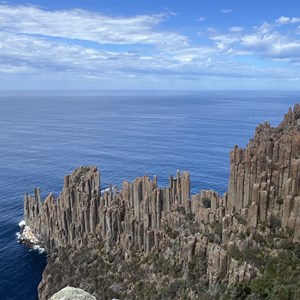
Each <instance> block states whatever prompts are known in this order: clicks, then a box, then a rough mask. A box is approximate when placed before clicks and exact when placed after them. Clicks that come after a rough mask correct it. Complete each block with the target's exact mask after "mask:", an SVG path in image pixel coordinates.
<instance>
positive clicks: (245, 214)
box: [24, 105, 300, 299]
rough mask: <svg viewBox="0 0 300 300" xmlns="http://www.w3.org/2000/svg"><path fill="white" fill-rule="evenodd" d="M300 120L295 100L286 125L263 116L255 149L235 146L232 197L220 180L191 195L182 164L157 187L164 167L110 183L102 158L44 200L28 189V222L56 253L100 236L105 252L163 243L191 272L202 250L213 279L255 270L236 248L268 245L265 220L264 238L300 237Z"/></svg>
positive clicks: (247, 275) (145, 249) (243, 276)
mask: <svg viewBox="0 0 300 300" xmlns="http://www.w3.org/2000/svg"><path fill="white" fill-rule="evenodd" d="M299 128H300V106H299V105H296V106H295V108H294V110H291V109H290V110H289V112H288V113H287V114H286V115H285V118H284V121H283V122H282V123H281V124H280V125H279V126H278V127H275V128H273V127H271V126H270V125H269V124H268V123H265V124H262V125H259V126H258V127H257V129H256V131H255V136H254V138H253V139H251V140H250V142H249V144H248V146H247V148H246V149H240V148H238V147H237V146H235V147H234V149H233V150H232V151H231V153H230V178H229V188H228V192H227V193H226V194H225V195H224V197H220V196H219V195H218V194H217V193H216V192H214V191H211V190H202V191H201V192H200V193H199V194H196V195H192V196H191V195H190V174H189V173H187V172H183V173H180V172H179V171H178V172H177V175H176V177H173V176H170V178H169V186H168V187H165V188H159V187H158V184H157V178H156V177H154V178H153V179H150V178H149V177H148V176H143V177H138V178H136V179H135V180H134V181H133V182H128V181H124V183H123V185H122V188H121V189H120V190H118V189H117V187H113V186H110V188H109V189H108V190H105V191H104V192H103V193H101V187H100V174H99V172H98V170H97V168H96V167H80V168H78V169H76V170H75V171H74V172H73V173H72V174H71V175H68V176H66V177H65V180H64V187H63V191H62V193H61V194H60V196H59V198H58V199H55V198H54V196H53V195H52V194H50V195H49V196H48V197H47V198H46V200H45V201H41V197H40V191H39V189H35V190H34V195H33V196H29V195H27V194H25V197H24V217H25V223H26V225H27V226H30V228H31V230H32V231H33V232H34V233H35V235H36V236H37V237H38V238H39V240H41V241H43V242H44V243H45V247H46V250H47V252H48V253H49V254H50V255H51V254H52V252H53V251H54V249H57V248H61V247H68V246H70V245H71V246H72V247H73V248H74V247H75V248H74V249H81V248H82V247H84V246H85V244H86V243H88V241H89V240H91V239H93V240H97V239H101V240H103V241H104V242H105V251H106V253H108V254H109V253H118V251H119V252H120V251H121V252H122V253H123V252H124V253H126V255H125V260H126V259H130V257H131V256H132V254H133V253H140V255H143V256H147V255H149V254H151V253H154V252H155V251H157V250H163V251H164V258H165V259H167V260H168V261H170V263H171V265H172V266H174V267H176V266H177V265H178V263H179V262H180V265H181V270H183V272H188V267H191V266H194V264H196V265H197V260H199V259H200V260H202V262H203V263H204V265H203V266H204V268H205V272H204V273H203V274H202V275H201V276H202V277H203V276H204V277H203V278H204V281H206V282H207V283H208V285H209V287H213V286H215V285H217V284H219V283H220V282H227V283H229V284H235V283H237V282H241V281H243V280H247V279H251V278H253V277H254V276H256V275H257V274H259V270H258V267H257V266H255V264H253V263H252V262H249V261H247V260H245V261H243V263H242V264H241V263H240V262H239V261H238V258H237V257H238V254H240V252H239V251H241V250H242V249H249V248H251V247H255V246H257V245H259V243H260V241H259V240H258V239H257V238H255V237H256V235H257V233H258V232H260V228H261V226H262V225H263V226H267V230H265V229H264V231H263V232H260V234H261V235H262V236H263V238H264V239H267V237H268V235H269V234H270V233H271V231H272V232H279V233H283V234H284V233H286V234H287V233H288V235H289V236H290V237H291V239H292V240H293V241H294V242H297V241H300V130H299ZM158 253H159V252H158ZM201 268H202V267H201ZM185 274H188V273H185ZM184 276H185V275H184ZM45 293H46V292H45ZM45 293H44V296H42V297H41V299H44V298H45ZM191 293H192V292H191ZM191 295H192V294H191ZM191 298H193V297H192V296H191ZM194 298H195V297H194Z"/></svg>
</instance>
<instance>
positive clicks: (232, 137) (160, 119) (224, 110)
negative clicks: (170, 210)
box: [0, 90, 300, 300]
mask: <svg viewBox="0 0 300 300" xmlns="http://www.w3.org/2000/svg"><path fill="white" fill-rule="evenodd" d="M299 102H300V91H172V92H171V91H152V92H150V91H145V90H140V91H137V90H131V91H124V90H122V91H104V90H102V91H99V90H97V91H95V90H93V91H85V90H64V91H59V90H56V91H54V90H48V91H47V90H34V91H33V90H27V91H24V90H23V91H12V90H10V91H8V90H6V91H4V90H0V105H1V109H0V141H1V143H0V166H1V169H0V170H1V171H0V226H1V228H0V247H1V251H0V298H1V299H3V300H13V299H15V300H22V299H24V300H25V299H28V300H36V299H37V298H38V296H37V286H38V283H39V282H40V280H41V274H42V271H43V269H44V267H45V264H46V257H45V255H40V254H38V253H37V252H34V251H29V249H27V248H26V247H24V246H23V245H20V244H18V242H17V240H16V233H17V232H18V230H19V228H18V223H19V222H20V221H21V220H22V218H23V216H22V215H23V195H24V193H25V192H28V193H32V191H33V188H34V187H35V186H39V187H40V188H41V190H42V196H43V198H45V196H46V195H47V194H48V193H50V192H54V194H55V195H56V196H58V195H59V192H60V191H61V189H62V185H63V177H64V176H65V175H67V174H69V173H70V172H72V171H73V170H74V169H75V168H77V167H78V166H81V165H96V166H97V167H98V168H99V169H100V173H101V188H102V189H105V188H107V187H108V185H109V184H110V183H114V184H117V185H118V186H121V184H122V182H123V180H125V179H127V180H133V179H134V178H136V177H138V176H142V175H149V176H153V175H157V177H158V183H159V185H160V186H166V185H167V184H168V178H169V175H170V174H175V173H176V171H177V170H178V169H179V170H187V171H189V172H190V173H191V191H192V194H194V193H196V192H199V190H200V189H214V190H216V191H217V192H218V193H219V194H221V195H222V194H223V193H224V192H226V190H227V184H228V176H229V152H230V149H232V148H233V147H234V145H236V144H237V145H239V146H240V147H245V146H246V144H247V143H248V140H249V139H250V138H251V137H252V136H253V134H254V130H255V128H256V126H257V125H258V124H259V123H262V122H264V121H269V122H270V123H271V125H272V126H277V125H278V124H279V123H280V122H281V120H282V118H283V115H284V114H285V113H286V112H287V110H288V108H289V107H290V106H293V105H294V104H296V103H299Z"/></svg>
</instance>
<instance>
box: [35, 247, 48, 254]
mask: <svg viewBox="0 0 300 300" xmlns="http://www.w3.org/2000/svg"><path fill="white" fill-rule="evenodd" d="M32 250H34V251H38V252H39V254H42V253H44V252H45V248H43V247H41V246H39V245H34V246H33V247H32Z"/></svg>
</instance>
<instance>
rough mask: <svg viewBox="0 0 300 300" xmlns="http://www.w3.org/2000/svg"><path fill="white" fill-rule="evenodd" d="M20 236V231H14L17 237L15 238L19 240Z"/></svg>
mask: <svg viewBox="0 0 300 300" xmlns="http://www.w3.org/2000/svg"><path fill="white" fill-rule="evenodd" d="M20 237H21V233H20V232H17V233H16V238H17V240H19V239H20Z"/></svg>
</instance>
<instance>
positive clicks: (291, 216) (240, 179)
mask: <svg viewBox="0 0 300 300" xmlns="http://www.w3.org/2000/svg"><path fill="white" fill-rule="evenodd" d="M299 128H300V105H296V106H295V107H294V110H292V109H289V111H288V113H287V114H286V115H285V117H284V120H283V122H282V123H281V124H280V125H279V126H278V127H275V128H274V127H271V126H270V124H269V123H265V124H261V125H259V126H258V127H257V128H256V131H255V135H254V138H253V139H251V140H250V142H249V144H248V146H247V148H246V149H241V148H238V147H237V146H235V148H234V150H232V151H231V153H230V163H231V165H230V179H229V188H228V194H227V202H226V209H227V210H228V211H230V212H238V213H241V212H242V211H243V214H244V217H245V221H246V222H247V223H248V224H249V225H252V226H254V227H255V226H256V225H257V224H258V223H262V222H266V223H269V224H270V223H276V224H271V225H274V226H276V227H278V229H280V228H281V227H282V228H283V229H284V230H285V231H287V230H289V231H290V232H293V236H294V241H295V242H296V241H298V242H299V241H300V240H299V224H300V209H299V208H300V177H299V176H300V131H299Z"/></svg>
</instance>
